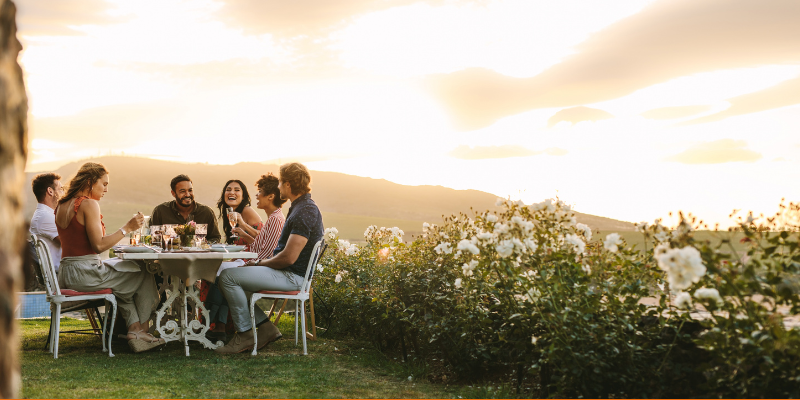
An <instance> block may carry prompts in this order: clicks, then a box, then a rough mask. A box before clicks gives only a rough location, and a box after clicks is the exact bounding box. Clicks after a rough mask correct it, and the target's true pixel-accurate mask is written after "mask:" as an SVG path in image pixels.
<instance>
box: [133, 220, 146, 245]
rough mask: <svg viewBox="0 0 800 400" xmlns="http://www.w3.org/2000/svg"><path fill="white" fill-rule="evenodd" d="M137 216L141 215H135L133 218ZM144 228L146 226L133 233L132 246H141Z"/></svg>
mask: <svg viewBox="0 0 800 400" xmlns="http://www.w3.org/2000/svg"><path fill="white" fill-rule="evenodd" d="M137 215H139V213H136V214H133V217H134V218H136V216H137ZM143 227H144V225H142V226H141V227H139V229H136V230H134V231H132V232H131V245H133V246H136V245H138V244H139V242H140V241H141V239H142V228H143Z"/></svg>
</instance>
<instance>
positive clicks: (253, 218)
mask: <svg viewBox="0 0 800 400" xmlns="http://www.w3.org/2000/svg"><path fill="white" fill-rule="evenodd" d="M242 219H244V221H245V222H247V223H248V224H249V225H255V224H258V223H259V222H261V216H260V215H258V213H257V212H256V210H254V209H253V207H250V206H247V207H245V208H244V210H242Z"/></svg>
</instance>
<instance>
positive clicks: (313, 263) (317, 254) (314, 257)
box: [300, 239, 328, 293]
mask: <svg viewBox="0 0 800 400" xmlns="http://www.w3.org/2000/svg"><path fill="white" fill-rule="evenodd" d="M327 247H328V245H327V244H325V239H322V240H320V241H319V242H317V244H315V245H314V250H312V251H311V258H309V259H308V268H306V277H305V279H303V285H302V286H300V291H301V292H304V293H307V292H308V291H309V290H310V289H311V280H312V276H313V275H314V268H317V262H319V259H320V258H322V253H324V252H325V248H327Z"/></svg>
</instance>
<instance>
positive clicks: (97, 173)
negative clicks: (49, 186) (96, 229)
mask: <svg viewBox="0 0 800 400" xmlns="http://www.w3.org/2000/svg"><path fill="white" fill-rule="evenodd" d="M106 174H108V170H107V169H106V167H104V166H103V164H100V163H93V162H87V163H86V164H83V165H81V168H80V169H79V170H78V173H77V174H76V175H75V177H74V178H72V180H70V181H69V186H68V187H67V190H66V192H67V193H66V194H65V195H64V197H62V198H61V200H59V201H58V204H64V203H66V202H68V201H70V200H71V199H74V198H76V197H78V193H80V192H81V191H83V190H85V189H88V188H91V187H92V186H94V184H95V183H97V181H99V180H100V179H101V178H102V177H103V175H106Z"/></svg>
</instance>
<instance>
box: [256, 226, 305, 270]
mask: <svg viewBox="0 0 800 400" xmlns="http://www.w3.org/2000/svg"><path fill="white" fill-rule="evenodd" d="M306 243H308V238H307V237H304V236H300V235H297V234H294V233H293V234H291V235H289V240H288V241H287V242H286V247H285V248H284V249H283V251H281V252H280V253H278V254H276V255H275V257H272V258H270V259H269V260H259V261H258V262H257V263H256V265H263V266H265V267H270V268H273V269H284V268H286V267H288V266H291V265H292V264H294V263H295V262H296V261H297V258H298V257H300V252H302V251H303V248H304V247H305V246H306Z"/></svg>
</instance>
